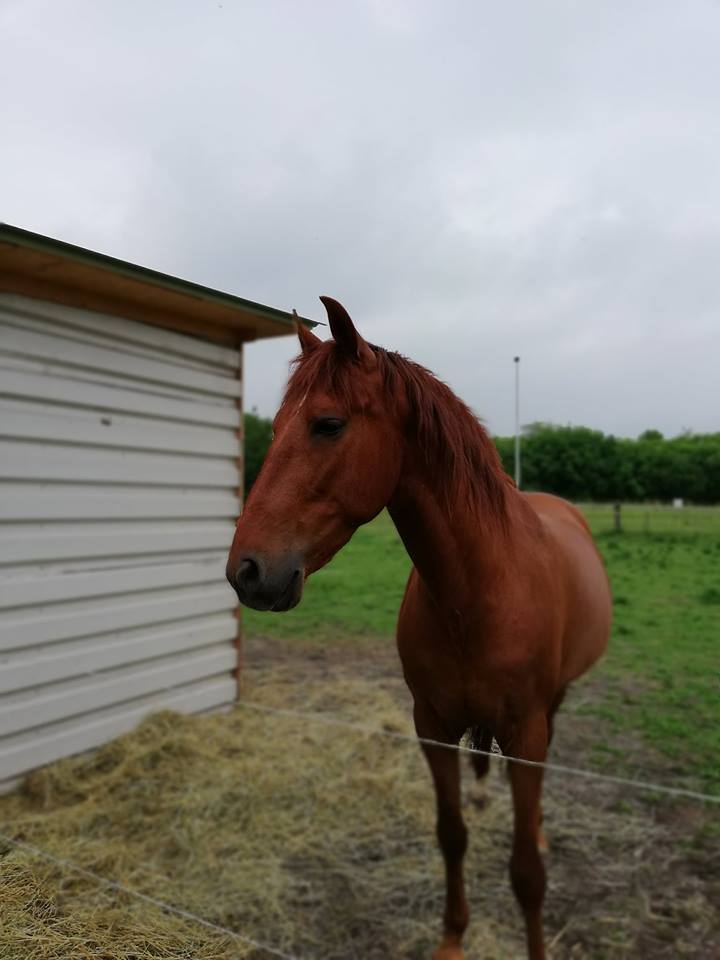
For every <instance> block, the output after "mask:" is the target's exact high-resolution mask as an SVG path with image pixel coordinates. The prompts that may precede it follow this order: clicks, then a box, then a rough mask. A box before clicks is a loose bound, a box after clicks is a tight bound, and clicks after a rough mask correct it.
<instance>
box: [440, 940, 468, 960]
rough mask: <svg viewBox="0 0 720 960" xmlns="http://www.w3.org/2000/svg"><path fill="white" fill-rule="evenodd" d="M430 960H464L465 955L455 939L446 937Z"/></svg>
mask: <svg viewBox="0 0 720 960" xmlns="http://www.w3.org/2000/svg"><path fill="white" fill-rule="evenodd" d="M432 960H465V954H464V953H463V948H462V947H461V946H460V944H459V943H458V942H457V940H456V939H455V938H453V939H452V940H451V939H449V938H447V937H446V938H445V940H443V942H442V943H441V944H440V946H439V947H438V948H437V950H436V951H435V953H433V955H432Z"/></svg>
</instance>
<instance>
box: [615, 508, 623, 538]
mask: <svg viewBox="0 0 720 960" xmlns="http://www.w3.org/2000/svg"><path fill="white" fill-rule="evenodd" d="M621 509H622V504H621V503H614V504H613V529H614V531H615V533H622V517H621V516H620V511H621Z"/></svg>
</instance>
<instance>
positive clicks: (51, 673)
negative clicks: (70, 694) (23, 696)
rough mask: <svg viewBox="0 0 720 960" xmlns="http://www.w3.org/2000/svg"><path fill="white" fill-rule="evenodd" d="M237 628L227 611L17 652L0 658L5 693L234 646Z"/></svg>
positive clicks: (0, 684) (0, 686)
mask: <svg viewBox="0 0 720 960" xmlns="http://www.w3.org/2000/svg"><path fill="white" fill-rule="evenodd" d="M236 628H237V621H236V619H235V617H234V616H233V615H232V614H231V613H225V614H220V615H218V616H209V617H199V618H198V617H191V618H188V619H187V620H184V621H181V622H177V621H175V622H173V623H172V624H171V625H170V627H164V628H163V627H160V628H159V629H156V630H152V629H150V630H147V629H145V628H142V627H141V628H140V629H139V630H138V629H134V630H125V631H120V632H117V633H115V634H110V635H107V634H105V635H102V636H100V637H97V636H95V637H84V638H83V639H81V640H70V641H66V642H65V643H54V644H50V645H48V646H46V647H37V648H35V649H33V650H16V651H13V652H12V653H6V654H4V655H0V693H11V692H13V691H15V690H23V689H25V688H26V687H34V686H41V685H42V684H46V683H54V682H55V681H57V680H67V679H69V678H70V677H80V676H84V675H86V674H90V673H96V672H97V671H98V670H109V669H111V668H113V667H120V666H124V665H126V664H131V663H137V662H139V661H142V660H150V659H153V658H155V657H160V656H163V655H164V654H175V653H179V652H180V651H182V650H196V649H199V648H200V647H206V646H208V645H210V644H213V643H220V642H222V641H228V642H230V641H231V640H232V638H233V637H234V635H235V630H236Z"/></svg>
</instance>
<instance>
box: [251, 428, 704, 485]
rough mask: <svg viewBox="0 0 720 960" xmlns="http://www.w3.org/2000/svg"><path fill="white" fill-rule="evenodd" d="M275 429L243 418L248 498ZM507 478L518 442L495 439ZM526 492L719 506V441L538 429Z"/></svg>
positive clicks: (531, 433) (529, 446) (527, 442)
mask: <svg viewBox="0 0 720 960" xmlns="http://www.w3.org/2000/svg"><path fill="white" fill-rule="evenodd" d="M271 439H272V425H271V422H270V421H269V420H266V419H265V418H264V417H259V416H257V415H256V414H254V413H246V414H245V490H246V491H248V490H249V489H250V487H251V486H252V484H253V482H254V480H255V477H256V476H257V474H258V473H259V471H260V467H261V466H262V462H263V460H264V458H265V454H266V452H267V449H268V447H269V446H270V441H271ZM494 440H495V445H496V447H497V449H498V452H499V454H500V458H501V460H502V462H503V466H504V468H505V470H506V471H507V472H508V473H509V474H510V476H513V474H514V445H515V441H514V438H513V437H495V438H494ZM521 451H522V452H521V457H522V487H523V489H524V490H545V491H547V492H548V493H556V494H558V495H559V496H561V497H566V498H567V499H568V500H579V501H584V500H595V501H600V502H608V501H619V500H622V501H635V502H638V501H640V502H642V501H647V500H653V501H667V502H669V501H671V500H673V499H674V498H675V497H682V498H683V499H684V500H686V501H689V502H691V503H720V433H703V434H699V433H698V434H693V433H683V434H680V436H677V437H670V438H667V437H664V436H663V435H662V434H661V433H660V432H659V431H657V430H646V431H645V432H644V433H642V434H640V436H639V437H638V438H637V439H630V438H627V437H614V436H612V435H611V434H606V433H603V432H602V431H601V430H591V429H590V428H589V427H570V426H565V427H563V426H556V425H555V424H549V423H534V424H531V425H530V426H528V427H526V428H525V429H524V430H523V436H522V440H521Z"/></svg>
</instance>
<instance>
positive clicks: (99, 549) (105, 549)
mask: <svg viewBox="0 0 720 960" xmlns="http://www.w3.org/2000/svg"><path fill="white" fill-rule="evenodd" d="M233 528H234V524H233V523H232V522H231V521H230V520H204V519H203V520H194V521H193V520H186V521H184V522H181V521H177V520H164V521H161V522H154V521H150V520H149V521H146V522H145V523H141V522H138V521H129V520H128V521H125V522H123V523H112V522H108V523H105V522H103V521H86V522H83V523H82V524H77V523H72V522H67V523H38V522H29V523H24V524H23V523H13V524H12V526H9V527H8V528H7V531H6V532H4V533H3V537H2V540H0V562H1V563H4V564H24V563H41V562H43V561H44V562H48V563H53V562H57V561H59V560H80V559H87V560H92V559H95V558H97V559H98V560H105V559H107V558H111V557H128V556H137V557H138V562H139V563H140V562H142V558H143V557H145V556H146V555H147V554H163V553H166V554H172V553H181V554H182V555H186V554H187V553H188V552H190V551H198V550H212V549H227V547H228V546H229V544H230V541H231V540H232V534H233Z"/></svg>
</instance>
